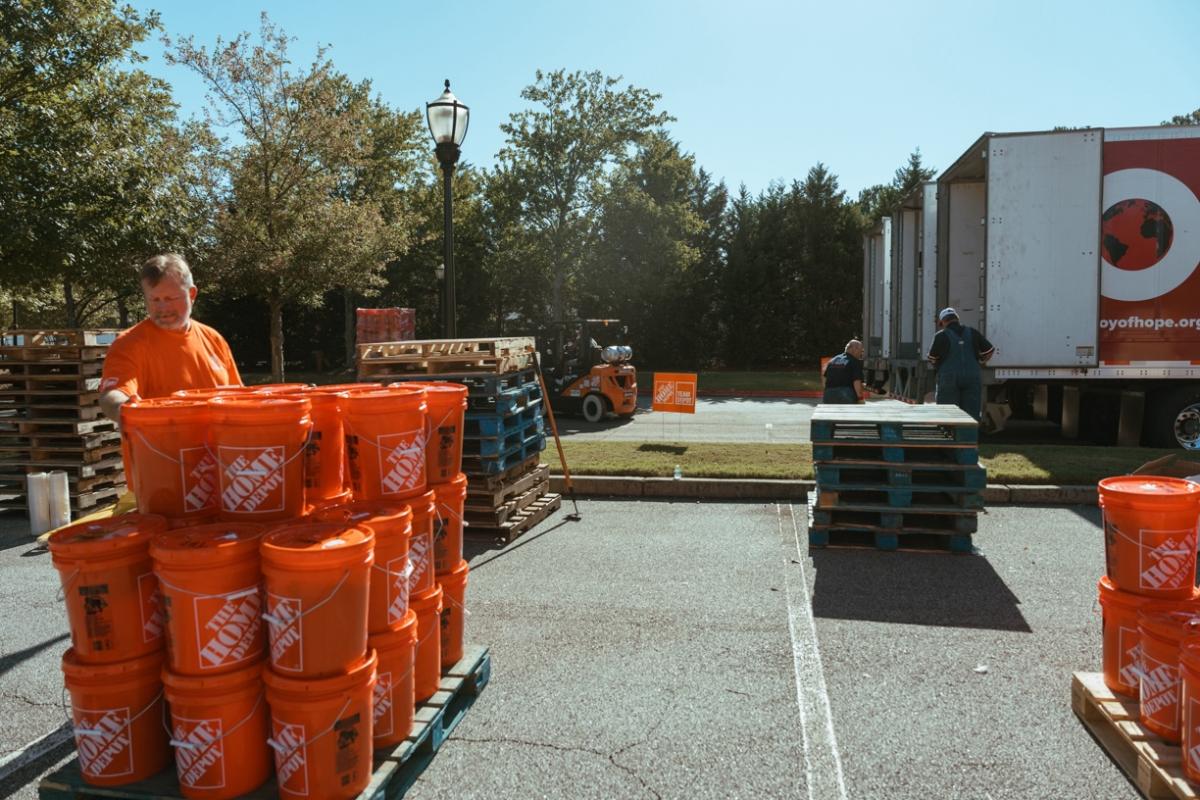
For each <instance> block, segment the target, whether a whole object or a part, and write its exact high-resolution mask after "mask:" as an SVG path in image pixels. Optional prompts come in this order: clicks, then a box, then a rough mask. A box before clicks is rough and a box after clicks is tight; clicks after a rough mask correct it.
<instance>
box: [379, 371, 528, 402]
mask: <svg viewBox="0 0 1200 800" xmlns="http://www.w3.org/2000/svg"><path fill="white" fill-rule="evenodd" d="M437 379H438V380H439V381H450V382H452V383H461V384H463V385H464V386H466V387H467V395H468V396H469V397H490V396H492V395H496V394H499V393H500V392H504V391H508V390H509V389H518V388H520V387H522V386H524V385H525V384H528V383H536V382H537V370H536V369H535V368H534V367H532V366H530V367H525V368H524V369H520V370H516V371H514V372H504V373H500V374H496V373H492V372H459V373H454V372H449V373H447V372H443V373H438V376H437ZM396 380H397V381H419V380H422V376H421V375H419V374H411V373H404V374H402V375H399V376H397V377H396Z"/></svg>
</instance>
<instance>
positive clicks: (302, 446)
mask: <svg viewBox="0 0 1200 800" xmlns="http://www.w3.org/2000/svg"><path fill="white" fill-rule="evenodd" d="M314 430H315V429H314V428H313V426H312V425H311V424H309V426H308V435H307V436H305V437H304V441H303V442H301V443H300V447H299V448H298V449H297V450H296V454H295V455H293V456H289V457H288V458H285V459H284V460H283V463H282V464H280V465H279V468H280V469H284V468H285V467H287V466H288V465H289V464H291V463H292V462H293V461H295V460H296V459H297V458H300V457H301V456H303V455H304V454H305V453H307V452H308V446H309V445H310V444H312V441H313V432H314ZM267 446H268V447H271V446H273V445H267ZM204 449H205V450H207V451H208V454H209V455H210V456H212V457H213V461H215V462H216V464H217V469H218V470H222V467H221V458H220V456H218V455H217V454H216V453H214V452H213V449H212V447H210V446H209V444H208V442H205V443H204ZM283 450H284V452H285V453H286V452H287V445H284V446H283Z"/></svg>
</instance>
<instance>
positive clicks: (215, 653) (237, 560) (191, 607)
mask: <svg viewBox="0 0 1200 800" xmlns="http://www.w3.org/2000/svg"><path fill="white" fill-rule="evenodd" d="M264 530H265V528H264V527H263V526H261V525H254V524H251V523H246V522H218V523H216V524H212V525H196V526H194V527H191V528H180V529H179V530H176V531H170V532H167V533H163V534H160V535H159V536H157V537H155V539H154V541H153V543H152V544H151V545H150V556H151V558H153V559H154V572H155V574H156V575H157V576H158V583H159V586H160V590H161V592H162V599H163V609H164V611H165V612H166V617H167V666H168V668H169V669H170V670H171V671H172V672H174V673H176V674H177V675H181V676H182V675H216V674H218V673H221V672H231V671H234V670H237V669H239V668H242V667H245V665H247V664H254V663H257V662H259V661H261V660H262V659H263V658H264V657H265V655H266V647H265V640H266V637H265V635H264V631H263V624H262V609H263V595H262V569H261V566H260V563H259V557H258V546H259V543H260V540H261V539H262V535H263V532H264Z"/></svg>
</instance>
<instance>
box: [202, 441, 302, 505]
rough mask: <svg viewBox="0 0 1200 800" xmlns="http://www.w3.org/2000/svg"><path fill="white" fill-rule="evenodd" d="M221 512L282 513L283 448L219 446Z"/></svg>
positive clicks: (283, 497) (284, 460)
mask: <svg viewBox="0 0 1200 800" xmlns="http://www.w3.org/2000/svg"><path fill="white" fill-rule="evenodd" d="M217 454H218V456H219V457H220V461H221V465H222V469H221V471H220V475H221V510H222V511H228V512H237V513H242V514H267V513H272V512H277V511H283V507H284V501H285V499H286V498H285V496H284V495H285V492H284V489H285V487H286V483H285V481H284V479H283V468H284V465H285V464H286V459H285V457H284V448H282V447H277V446H270V447H219V448H217Z"/></svg>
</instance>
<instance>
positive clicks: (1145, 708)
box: [1139, 651, 1179, 718]
mask: <svg viewBox="0 0 1200 800" xmlns="http://www.w3.org/2000/svg"><path fill="white" fill-rule="evenodd" d="M1142 665H1143V666H1142V676H1141V681H1140V684H1139V685H1140V686H1141V701H1142V716H1143V717H1152V716H1154V715H1155V714H1157V713H1158V712H1159V711H1161V710H1162V709H1164V708H1167V707H1169V706H1174V710H1175V717H1176V718H1178V715H1179V706H1178V705H1177V704H1178V702H1179V669H1178V668H1177V667H1173V666H1171V665H1170V664H1164V663H1163V662H1161V661H1159V660H1158V659H1156V658H1151V657H1150V656H1147V655H1146V653H1145V652H1144V651H1143V652H1142Z"/></svg>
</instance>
